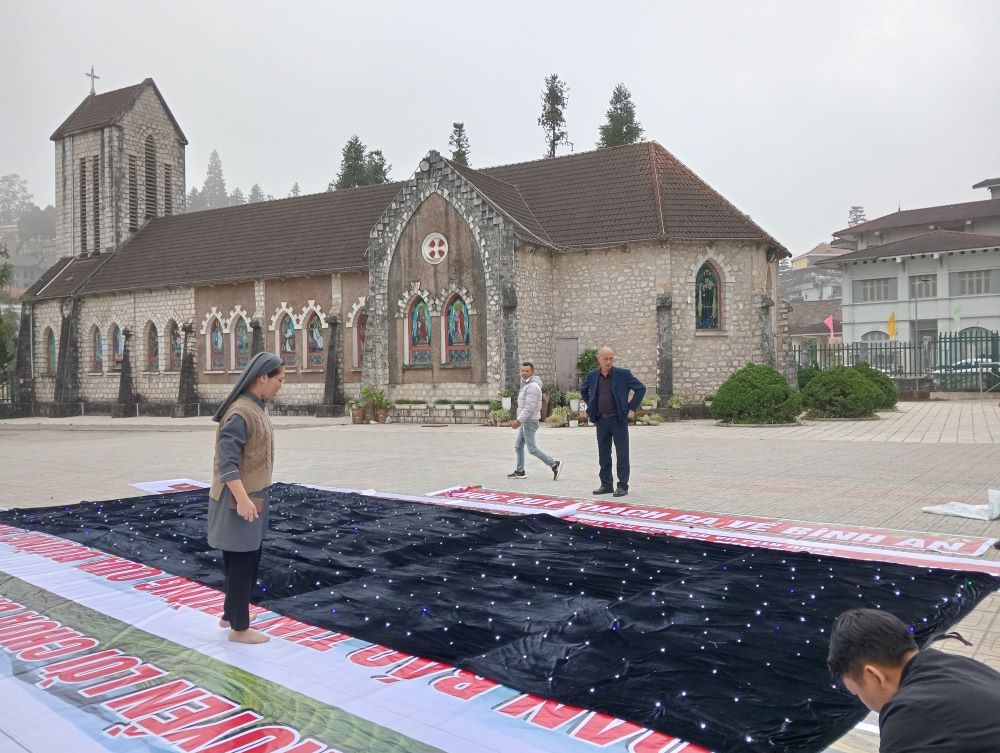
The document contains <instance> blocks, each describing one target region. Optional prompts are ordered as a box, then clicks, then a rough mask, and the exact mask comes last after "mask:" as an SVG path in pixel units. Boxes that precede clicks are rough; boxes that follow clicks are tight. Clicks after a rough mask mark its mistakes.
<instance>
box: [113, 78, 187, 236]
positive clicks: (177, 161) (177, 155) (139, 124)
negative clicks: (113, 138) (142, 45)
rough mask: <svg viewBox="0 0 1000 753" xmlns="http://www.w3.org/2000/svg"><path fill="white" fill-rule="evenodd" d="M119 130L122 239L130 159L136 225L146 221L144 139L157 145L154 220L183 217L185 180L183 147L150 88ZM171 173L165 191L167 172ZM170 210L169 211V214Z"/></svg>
mask: <svg viewBox="0 0 1000 753" xmlns="http://www.w3.org/2000/svg"><path fill="white" fill-rule="evenodd" d="M119 123H120V126H121V151H120V155H121V156H120V158H119V165H118V168H119V169H118V173H119V180H120V181H121V182H120V185H121V190H120V196H121V199H120V201H119V202H118V207H117V215H116V222H117V223H118V227H120V228H121V232H122V239H123V240H124V238H125V237H127V236H128V232H129V230H128V228H129V211H130V207H129V204H130V198H129V194H130V184H129V157H130V156H132V157H135V162H136V177H137V179H138V185H137V196H138V212H139V225H140V226H141V225H142V223H143V222H144V221H145V217H146V196H147V193H146V191H147V188H149V186H147V185H146V163H145V153H146V139H147V137H148V136H152V137H153V142H154V143H155V145H156V184H155V186H153V188H154V189H155V196H156V216H157V217H163V216H164V215H167V214H182V213H183V212H184V207H185V200H186V195H185V192H184V191H185V189H184V186H185V185H186V178H185V175H184V170H185V167H184V144H183V143H182V142H181V140H180V134H178V133H177V129H176V127H175V126H174V122H173V121H172V120H171V119H170V116H169V115H167V111H166V110H165V109H164V107H163V103H162V102H161V101H160V98H159V97H157V96H156V94H155V92H154V91H153V89H152V87H146V88H144V89H143V90H142V93H141V94H140V95H139V97H138V98H137V99H136V101H135V104H134V105H133V106H132V107H131V108H130V109H129V111H128V112H126V113H125V114H124V115H123V116H122V118H121V120H120V121H119ZM168 167H169V171H170V181H169V189H170V190H169V191H167V168H168ZM168 210H169V211H168Z"/></svg>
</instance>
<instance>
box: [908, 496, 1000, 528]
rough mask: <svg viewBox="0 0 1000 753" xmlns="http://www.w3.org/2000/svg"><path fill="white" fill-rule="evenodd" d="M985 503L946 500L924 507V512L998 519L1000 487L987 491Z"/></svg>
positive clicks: (999, 514)
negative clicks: (976, 503)
mask: <svg viewBox="0 0 1000 753" xmlns="http://www.w3.org/2000/svg"><path fill="white" fill-rule="evenodd" d="M986 494H987V497H986V498H987V503H986V504H985V505H970V504H968V503H966V502H946V503H945V504H943V505H932V506H930V507H924V508H923V511H924V512H929V513H933V514H934V515H953V516H955V517H956V518H975V519H976V520H996V519H997V518H1000V489H989V490H988V491H987V493H986Z"/></svg>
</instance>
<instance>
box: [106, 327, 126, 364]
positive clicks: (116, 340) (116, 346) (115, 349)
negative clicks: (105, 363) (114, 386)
mask: <svg viewBox="0 0 1000 753" xmlns="http://www.w3.org/2000/svg"><path fill="white" fill-rule="evenodd" d="M108 342H109V344H110V345H111V370H112V371H121V368H122V359H123V358H124V357H125V338H124V337H123V336H122V328H121V327H119V326H118V325H117V324H112V325H111V337H109V338H108Z"/></svg>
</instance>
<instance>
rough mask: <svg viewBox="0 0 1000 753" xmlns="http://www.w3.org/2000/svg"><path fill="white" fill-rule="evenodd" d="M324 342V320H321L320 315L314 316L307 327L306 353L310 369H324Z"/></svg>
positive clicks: (310, 318)
mask: <svg viewBox="0 0 1000 753" xmlns="http://www.w3.org/2000/svg"><path fill="white" fill-rule="evenodd" d="M324 342H325V338H324V337H323V320H322V319H320V318H319V314H313V315H312V316H311V317H309V324H307V325H306V353H307V358H308V359H309V361H308V364H309V368H310V369H322V368H323V344H324Z"/></svg>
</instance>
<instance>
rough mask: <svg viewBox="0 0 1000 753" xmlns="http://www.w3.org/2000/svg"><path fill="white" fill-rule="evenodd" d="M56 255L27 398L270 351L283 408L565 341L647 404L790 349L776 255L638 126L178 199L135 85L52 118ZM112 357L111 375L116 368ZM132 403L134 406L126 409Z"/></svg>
mask: <svg viewBox="0 0 1000 753" xmlns="http://www.w3.org/2000/svg"><path fill="white" fill-rule="evenodd" d="M51 138H52V141H53V142H54V144H55V157H56V159H55V181H56V212H57V243H58V244H59V248H60V250H61V252H62V258H61V259H60V261H59V262H58V263H56V264H55V265H54V266H53V267H52V268H50V269H49V270H48V271H47V272H46V273H45V274H44V275H43V277H42V278H41V279H40V280H38V282H37V283H36V284H35V285H33V286H32V287H31V289H30V290H29V291H28V292H27V293H26V295H25V299H24V303H25V305H24V306H23V312H24V314H23V317H22V322H21V329H20V334H19V343H18V362H17V373H18V384H19V388H20V389H19V392H20V401H21V405H22V406H30V409H31V410H33V411H34V412H37V413H41V414H48V415H67V414H73V413H77V412H79V410H95V411H99V410H104V411H107V410H109V409H111V407H112V406H115V405H117V406H119V408H120V406H121V405H123V404H128V405H129V406H131V407H129V408H128V409H127V410H125V414H127V413H128V410H133V412H132V415H135V412H134V411H135V410H143V411H153V412H156V411H159V412H164V413H170V412H174V413H177V412H178V411H177V408H178V407H180V406H187V407H188V408H190V406H191V405H199V406H201V405H204V406H206V407H207V406H208V405H210V404H212V403H215V402H218V401H219V400H220V399H221V398H222V397H223V396H224V394H225V393H226V392H227V390H228V388H229V385H231V384H232V382H233V380H234V377H235V375H236V374H237V373H238V372H239V371H240V369H241V368H242V366H243V365H244V364H245V363H246V362H247V360H248V359H249V357H250V355H251V354H252V353H253V352H256V351H258V350H261V349H268V350H272V351H274V352H275V353H277V354H279V355H280V357H281V358H282V360H283V361H284V363H285V366H286V370H287V372H288V376H287V379H286V387H285V389H284V390H283V391H282V393H281V394H280V395H279V404H278V407H279V408H280V407H281V406H282V405H284V406H285V407H287V408H288V409H297V410H312V409H315V410H319V409H322V408H324V407H325V408H327V409H329V408H330V406H338V405H342V404H343V402H344V400H345V399H347V398H350V397H352V396H355V395H356V394H357V393H358V392H359V390H360V387H361V385H362V384H372V385H375V386H378V387H381V388H383V389H385V390H386V391H387V393H388V394H389V396H390V397H391V398H395V399H403V398H410V399H426V400H427V401H428V402H433V401H434V400H435V399H439V398H450V399H455V400H460V401H471V400H474V399H493V398H495V397H496V395H497V392H498V391H499V390H502V389H509V388H514V387H516V385H517V381H518V367H519V364H520V362H521V361H524V360H530V361H533V362H534V363H535V364H536V369H537V371H538V373H539V374H540V375H541V377H542V379H543V380H544V381H545V382H546V383H547V384H548V383H553V382H556V383H558V384H559V386H560V387H561V388H562V389H572V388H575V386H576V384H577V378H576V373H575V372H576V359H577V355H578V353H579V352H580V351H581V350H582V349H584V348H590V347H599V346H602V345H610V346H611V347H613V348H614V349H615V351H616V354H617V356H618V362H619V364H620V365H622V366H626V367H628V368H630V369H632V371H633V372H634V373H635V374H636V375H637V376H638V377H639V378H640V379H642V380H643V381H644V382H646V384H647V385H648V386H649V388H650V390H651V391H655V392H657V393H658V394H660V395H662V396H664V397H665V396H669V395H673V394H679V395H682V396H684V397H685V398H687V399H689V400H693V399H699V398H701V397H703V396H704V395H705V394H708V393H712V392H714V391H715V390H716V388H717V387H718V386H719V384H720V383H721V382H722V381H723V380H724V379H725V378H726V376H728V375H729V374H730V373H731V372H732V371H734V370H735V369H737V368H739V367H741V366H743V365H744V364H745V363H747V362H748V361H753V362H757V363H771V364H775V365H778V366H781V365H783V364H784V363H785V361H786V355H787V352H788V349H789V347H788V338H787V324H786V315H785V311H784V310H783V304H780V303H778V304H777V305H776V302H778V293H777V268H778V260H779V259H781V258H783V257H785V256H788V255H789V254H788V252H787V251H786V250H785V248H784V247H783V246H782V245H781V244H780V243H778V242H777V241H776V240H775V239H774V238H772V237H771V236H770V235H768V233H766V232H765V231H764V230H762V229H761V228H760V227H758V226H757V225H756V224H755V223H754V222H752V221H751V220H750V219H749V218H748V217H747V216H746V215H745V214H743V213H742V212H740V211H739V210H738V209H737V208H736V207H735V206H733V205H732V204H730V203H729V202H728V201H727V200H726V199H725V198H723V197H722V196H721V195H720V194H719V193H717V192H716V191H715V190H713V189H712V188H711V187H709V186H708V185H707V184H706V183H705V182H704V181H702V180H701V179H700V178H698V176H697V175H695V174H694V172H692V171H691V170H690V169H689V168H688V167H687V166H686V165H684V164H683V163H681V162H680V161H679V160H678V159H677V158H676V157H674V156H673V155H672V154H671V153H670V152H668V151H667V150H666V149H664V148H663V147H662V146H660V145H659V144H657V143H656V142H645V143H638V144H632V145H629V146H621V147H614V148H608V149H599V150H597V151H592V152H585V153H578V154H572V155H568V156H564V157H557V158H552V159H538V160H533V161H529V162H522V163H518V164H512V165H503V166H499V167H491V168H482V169H472V168H469V167H464V166H461V165H458V164H455V163H454V162H451V161H450V160H448V159H446V158H444V157H442V156H441V155H440V154H438V153H437V152H435V151H430V152H429V153H428V154H427V155H426V157H424V159H422V160H420V162H419V164H417V165H416V166H415V170H414V172H413V174H412V176H411V177H409V178H408V179H407V180H405V181H402V182H397V183H391V184H387V185H380V186H371V187H366V188H356V189H348V190H338V191H333V192H327V193H322V194H316V195H311V196H301V197H296V198H289V199H280V200H276V201H268V202H263V203H255V204H248V205H243V206H234V207H229V208H223V209H216V210H208V211H202V212H192V213H185V185H186V176H185V147H186V145H187V138H186V137H185V135H184V133H183V131H182V130H181V128H180V125H179V124H178V122H177V120H176V118H175V117H174V116H173V114H172V113H171V111H170V108H169V107H168V106H167V104H166V101H165V100H164V98H163V96H162V95H161V93H160V91H159V89H158V88H157V86H156V84H155V83H154V82H153V81H152V80H151V79H146V80H145V81H143V82H142V83H140V84H138V85H136V86H131V87H127V88H124V89H119V90H117V91H111V92H107V93H102V94H91V95H90V96H88V97H87V98H86V99H84V100H83V102H81V103H80V105H79V106H78V107H77V108H76V109H75V110H74V111H73V112H72V113H71V114H70V115H69V117H68V118H67V119H66V120H65V122H64V123H63V124H62V125H60V126H59V128H57V129H56V131H55V132H54V133H53V134H52V137H51ZM123 372H125V373H124V376H123ZM136 406H138V407H136Z"/></svg>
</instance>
